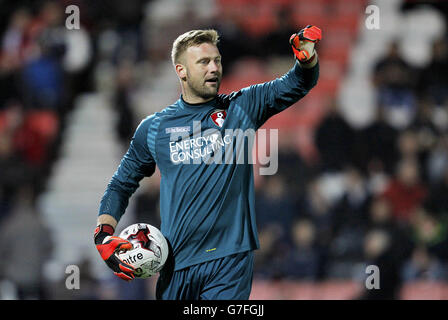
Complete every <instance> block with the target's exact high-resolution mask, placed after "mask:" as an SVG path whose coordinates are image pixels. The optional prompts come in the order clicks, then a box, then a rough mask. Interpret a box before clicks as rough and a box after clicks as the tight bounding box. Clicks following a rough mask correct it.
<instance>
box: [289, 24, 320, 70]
mask: <svg viewBox="0 0 448 320" xmlns="http://www.w3.org/2000/svg"><path fill="white" fill-rule="evenodd" d="M321 39H322V31H321V30H320V29H319V28H318V27H316V26H311V25H308V26H306V27H305V28H304V29H302V30H300V31H299V32H298V33H294V34H293V35H292V36H291V38H289V43H290V44H291V46H292V51H294V54H295V56H296V58H297V59H298V60H299V61H300V62H302V63H310V62H312V61H313V60H314V59H315V56H316V52H315V50H314V46H315V45H316V43H318V42H319V41H320V40H321Z"/></svg>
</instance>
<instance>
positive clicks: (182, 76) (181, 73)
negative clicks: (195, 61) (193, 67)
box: [176, 63, 187, 81]
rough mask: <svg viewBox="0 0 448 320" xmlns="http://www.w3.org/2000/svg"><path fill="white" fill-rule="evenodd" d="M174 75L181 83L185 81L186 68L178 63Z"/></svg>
mask: <svg viewBox="0 0 448 320" xmlns="http://www.w3.org/2000/svg"><path fill="white" fill-rule="evenodd" d="M176 73H177V76H178V77H179V78H180V79H181V80H182V81H187V68H185V66H184V65H182V64H180V63H178V64H176Z"/></svg>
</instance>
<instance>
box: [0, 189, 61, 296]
mask: <svg viewBox="0 0 448 320" xmlns="http://www.w3.org/2000/svg"><path fill="white" fill-rule="evenodd" d="M34 197H35V195H34V193H33V188H31V187H30V186H29V185H24V186H23V187H21V188H20V192H18V194H17V197H16V199H15V200H16V202H15V206H14V210H13V212H12V213H11V214H10V215H9V217H8V218H7V220H6V221H4V222H3V223H2V224H1V227H0V239H1V241H2V242H3V243H6V242H8V243H9V244H8V245H7V246H1V247H0V254H1V255H2V256H3V257H8V259H2V260H1V262H0V277H1V278H3V279H8V280H9V281H11V282H12V283H13V284H14V285H15V286H16V289H17V292H18V295H19V299H27V300H28V299H45V298H46V297H47V292H45V291H44V289H45V285H44V283H45V279H44V277H43V268H44V264H45V263H46V262H47V261H48V258H49V257H50V256H51V253H52V249H53V246H54V245H53V242H52V237H51V232H50V231H49V230H48V228H47V226H46V225H45V224H44V222H43V220H42V218H41V216H40V213H39V212H38V211H37V210H36V208H35V203H34V201H35V199H34ZM17 234H20V237H18V236H17ZM10 239H14V241H10Z"/></svg>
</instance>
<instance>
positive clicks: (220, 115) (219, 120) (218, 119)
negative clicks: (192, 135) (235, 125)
mask: <svg viewBox="0 0 448 320" xmlns="http://www.w3.org/2000/svg"><path fill="white" fill-rule="evenodd" d="M226 116H227V112H226V111H225V110H216V111H215V112H213V113H212V114H211V115H210V118H212V120H213V122H214V123H215V124H216V125H217V126H218V127H220V128H221V127H222V125H223V124H224V120H225V119H226Z"/></svg>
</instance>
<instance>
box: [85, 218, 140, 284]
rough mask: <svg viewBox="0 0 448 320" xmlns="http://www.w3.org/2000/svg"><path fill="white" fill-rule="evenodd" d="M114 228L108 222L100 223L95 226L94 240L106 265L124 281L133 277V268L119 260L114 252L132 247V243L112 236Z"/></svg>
mask: <svg viewBox="0 0 448 320" xmlns="http://www.w3.org/2000/svg"><path fill="white" fill-rule="evenodd" d="M114 231H115V230H114V228H113V227H112V226H111V225H108V224H101V225H99V226H97V227H96V229H95V235H94V241H95V245H96V248H97V249H98V252H99V253H100V255H101V258H103V260H104V262H106V264H107V266H108V267H109V268H111V269H112V270H113V271H114V274H115V275H116V276H117V277H119V278H121V279H123V280H126V281H130V280H132V279H134V270H135V269H134V268H133V267H132V266H131V265H129V264H127V263H125V262H123V261H122V260H120V259H119V258H118V257H117V256H116V255H115V253H116V252H118V251H120V250H130V249H132V243H130V242H129V241H128V240H125V239H122V238H119V237H114V236H113V234H114Z"/></svg>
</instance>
